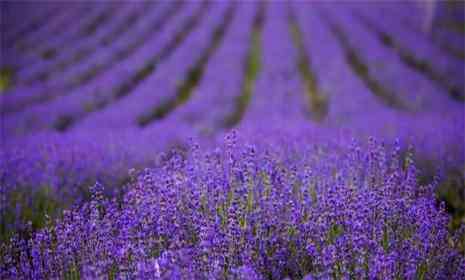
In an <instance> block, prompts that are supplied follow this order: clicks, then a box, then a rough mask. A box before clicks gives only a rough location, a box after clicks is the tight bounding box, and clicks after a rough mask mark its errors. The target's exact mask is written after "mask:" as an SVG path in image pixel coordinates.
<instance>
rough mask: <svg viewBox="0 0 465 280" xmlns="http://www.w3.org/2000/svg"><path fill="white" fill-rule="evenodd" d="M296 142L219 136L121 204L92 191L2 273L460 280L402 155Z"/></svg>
mask: <svg viewBox="0 0 465 280" xmlns="http://www.w3.org/2000/svg"><path fill="white" fill-rule="evenodd" d="M296 143H297V142H292V141H289V142H288V143H287V145H280V146H273V145H271V144H267V143H266V142H265V141H262V142H256V143H250V142H245V141H243V140H241V139H239V138H238V137H236V135H235V134H228V135H227V139H226V140H225V142H224V143H223V145H220V146H219V147H217V148H216V149H214V150H208V151H203V150H200V149H199V148H198V147H197V146H196V145H192V146H191V147H190V149H189V150H188V151H173V152H172V153H170V155H169V157H168V156H167V157H166V159H165V161H164V163H163V164H162V165H161V166H160V167H157V168H153V169H146V170H144V171H143V172H141V173H140V174H138V175H137V176H136V175H134V176H133V177H132V179H131V182H130V183H128V185H127V186H126V187H127V191H126V194H125V196H124V198H123V199H122V200H121V201H118V200H116V199H115V198H112V199H107V198H105V196H104V195H103V187H102V186H101V185H99V184H97V185H95V186H94V187H93V188H91V192H92V194H93V195H92V199H91V201H90V202H89V203H86V204H84V205H83V206H82V207H79V208H76V209H73V210H69V211H65V213H64V216H63V218H62V219H60V220H57V221H56V223H55V225H53V226H50V227H48V228H46V229H43V230H41V231H39V232H37V233H35V234H33V235H32V236H31V238H30V239H29V240H16V239H13V240H12V241H11V242H10V243H9V244H8V245H4V248H3V250H2V256H1V264H2V267H1V276H2V278H5V279H10V278H18V277H19V278H37V279H40V278H66V277H74V276H76V277H81V278H84V279H88V278H105V277H108V278H115V277H116V278H157V279H168V278H175V279H179V278H183V279H192V278H196V279H202V278H210V279H222V278H224V279H228V278H236V279H267V278H273V279H282V278H285V277H290V278H292V279H297V278H303V277H306V279H313V278H317V279H328V278H341V279H346V278H369V279H397V278H402V279H463V277H464V276H465V259H464V257H463V255H460V253H459V251H458V250H456V249H455V248H454V247H453V245H451V244H454V242H459V240H457V238H458V236H455V235H453V234H451V233H449V232H448V230H447V224H448V222H449V217H448V215H447V213H446V212H445V209H444V204H442V203H439V204H438V203H437V201H436V199H435V196H434V188H435V185H434V183H433V184H430V185H420V184H418V182H417V179H416V178H417V176H418V174H417V173H418V171H417V169H416V167H415V164H414V162H413V160H412V158H411V156H407V157H406V158H405V159H402V158H401V156H400V155H399V150H398V149H396V148H394V149H387V148H385V147H384V145H382V143H377V142H376V141H375V140H374V139H370V140H369V143H368V144H367V146H366V147H364V148H362V144H357V143H356V142H355V141H352V142H350V143H346V144H344V145H342V144H336V143H328V144H327V145H318V146H317V145H314V146H302V145H299V144H296ZM336 151H337V152H336ZM462 230H463V229H462ZM73 279H74V278H73Z"/></svg>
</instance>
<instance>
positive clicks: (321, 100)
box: [290, 17, 329, 121]
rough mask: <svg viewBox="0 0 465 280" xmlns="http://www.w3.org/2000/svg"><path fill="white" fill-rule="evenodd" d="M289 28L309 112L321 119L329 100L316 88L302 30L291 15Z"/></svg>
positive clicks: (314, 117)
mask: <svg viewBox="0 0 465 280" xmlns="http://www.w3.org/2000/svg"><path fill="white" fill-rule="evenodd" d="M290 21H291V22H290V30H291V34H292V39H293V41H294V44H295V46H296V47H297V50H298V53H299V55H298V61H297V64H298V68H299V72H300V75H301V76H302V78H303V80H304V83H305V91H306V94H307V96H308V98H309V101H310V104H309V107H310V112H311V114H312V117H313V119H314V120H316V121H321V120H323V119H324V118H325V116H326V115H327V113H328V106H329V101H328V98H327V97H326V96H325V95H323V94H322V93H321V92H320V90H319V89H318V84H317V80H316V78H315V75H314V73H313V71H312V70H311V67H310V58H309V57H308V55H307V54H306V47H305V44H304V41H303V39H302V32H301V30H300V28H299V26H298V24H297V22H296V21H295V20H294V19H293V18H292V17H291V20H290Z"/></svg>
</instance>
